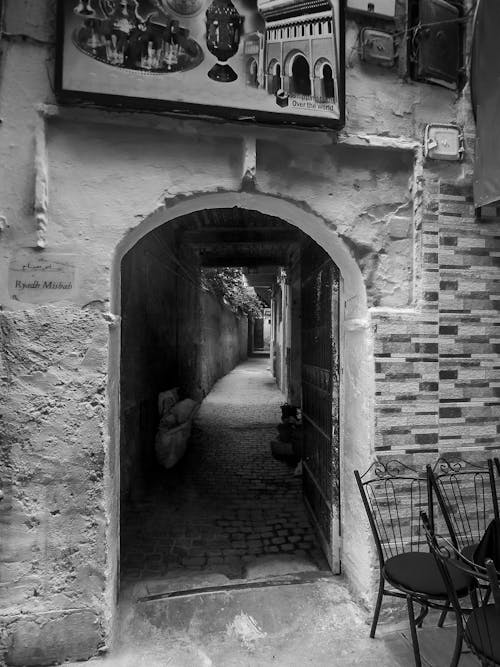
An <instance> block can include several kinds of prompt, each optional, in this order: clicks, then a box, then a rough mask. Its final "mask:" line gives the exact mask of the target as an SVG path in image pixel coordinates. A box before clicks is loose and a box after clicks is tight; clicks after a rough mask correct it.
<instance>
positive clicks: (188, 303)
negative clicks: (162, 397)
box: [120, 227, 200, 498]
mask: <svg viewBox="0 0 500 667" xmlns="http://www.w3.org/2000/svg"><path fill="white" fill-rule="evenodd" d="M187 252H188V251H187V250H186V249H184V250H183V253H184V255H186V253H187ZM192 255H193V254H192V253H191V255H189V257H186V256H183V257H181V256H180V251H179V249H178V248H177V247H176V244H175V234H174V231H173V229H172V228H168V227H167V228H163V229H160V230H158V231H157V232H155V233H152V234H148V235H147V236H145V237H144V238H143V239H141V240H140V241H139V243H137V244H136V246H135V247H134V248H133V249H132V250H130V251H129V252H128V253H127V254H126V255H125V257H124V258H123V260H122V265H121V313H122V326H121V370H120V409H121V423H120V426H121V436H120V475H121V485H120V494H121V496H122V498H125V497H129V496H132V497H133V498H138V497H139V496H140V495H141V494H142V493H143V492H144V489H145V488H147V486H148V483H149V481H150V479H151V476H152V474H153V473H154V469H155V467H156V458H155V452H154V438H155V434H156V430H157V426H158V394H159V393H160V392H161V391H165V390H166V389H171V388H173V387H179V389H180V392H181V395H183V396H191V397H194V398H196V397H197V396H198V395H199V388H198V385H199V377H198V376H199V373H200V371H199V368H198V363H199V359H198V350H197V344H196V343H197V342H198V340H197V339H198V336H199V327H200V298H199V294H200V287H199V282H200V277H199V267H198V260H197V258H196V257H195V256H192ZM195 341H196V343H194V342H195Z"/></svg>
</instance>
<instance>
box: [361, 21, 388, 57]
mask: <svg viewBox="0 0 500 667" xmlns="http://www.w3.org/2000/svg"><path fill="white" fill-rule="evenodd" d="M361 59H362V60H364V61H366V62H370V63H376V64H377V65H384V66H386V67H391V66H392V65H394V61H395V60H396V52H395V49H394V37H393V36H392V35H391V34H390V33H388V32H383V31H382V30H373V29H372V28H363V29H362V30H361Z"/></svg>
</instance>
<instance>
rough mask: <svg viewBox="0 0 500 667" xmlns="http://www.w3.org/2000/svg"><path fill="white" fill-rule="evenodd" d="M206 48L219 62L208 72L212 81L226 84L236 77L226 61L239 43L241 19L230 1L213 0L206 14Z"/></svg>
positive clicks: (232, 54)
mask: <svg viewBox="0 0 500 667" xmlns="http://www.w3.org/2000/svg"><path fill="white" fill-rule="evenodd" d="M206 20H207V48H208V50H209V51H210V53H212V54H213V55H214V56H215V57H216V58H217V60H218V61H219V62H217V63H215V65H214V66H213V67H212V69H211V70H210V71H209V72H208V76H209V77H210V78H211V79H213V80H214V81H221V82H224V83H228V82H230V81H235V80H236V79H237V78H238V75H237V74H236V72H235V71H234V70H233V68H232V67H231V66H230V65H228V64H227V62H226V60H228V58H231V56H234V54H235V53H236V52H237V50H238V46H239V43H240V33H241V28H242V25H243V17H242V16H240V15H239V14H238V12H237V10H236V8H235V6H234V5H233V3H232V2H231V0H213V2H212V4H211V5H210V7H209V8H208V9H207V12H206Z"/></svg>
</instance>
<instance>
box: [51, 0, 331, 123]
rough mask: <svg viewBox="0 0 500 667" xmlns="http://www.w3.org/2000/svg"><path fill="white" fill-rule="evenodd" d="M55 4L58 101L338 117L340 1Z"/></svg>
mask: <svg viewBox="0 0 500 667" xmlns="http://www.w3.org/2000/svg"><path fill="white" fill-rule="evenodd" d="M58 3H59V4H58V37H57V46H58V48H57V70H56V86H57V92H58V96H59V98H60V99H61V101H63V102H78V101H83V100H87V101H88V100H90V101H93V102H95V103H97V104H102V105H113V106H117V105H118V106H121V107H125V108H141V109H148V110H161V111H173V112H180V113H184V114H186V113H189V114H193V115H200V116H201V115H202V116H207V115H209V116H219V117H223V118H227V119H232V120H245V121H261V122H266V123H280V124H281V123H283V122H285V123H289V124H295V125H299V126H301V125H303V126H309V127H311V126H313V127H314V126H316V127H324V128H335V129H337V128H340V127H342V125H343V123H344V9H343V5H344V0H58Z"/></svg>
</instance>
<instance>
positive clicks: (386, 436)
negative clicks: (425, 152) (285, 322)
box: [0, 0, 498, 665]
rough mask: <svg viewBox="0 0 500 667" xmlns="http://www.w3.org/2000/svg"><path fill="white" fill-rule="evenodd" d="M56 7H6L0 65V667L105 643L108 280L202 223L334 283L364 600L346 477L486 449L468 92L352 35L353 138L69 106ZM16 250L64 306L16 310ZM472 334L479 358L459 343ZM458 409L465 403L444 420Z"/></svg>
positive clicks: (363, 537) (486, 315)
mask: <svg viewBox="0 0 500 667" xmlns="http://www.w3.org/2000/svg"><path fill="white" fill-rule="evenodd" d="M54 10H55V3H54V2H52V1H51V2H49V1H47V2H42V1H41V0H38V1H37V2H35V0H25V1H24V2H22V3H18V2H15V1H14V0H9V1H8V2H7V7H6V17H5V29H6V35H5V36H4V39H3V40H2V58H1V61H0V63H1V64H0V118H1V119H2V123H1V124H0V216H2V218H0V222H1V224H0V228H1V232H0V303H1V304H2V307H3V311H2V313H1V314H0V317H1V336H2V338H1V358H0V367H1V370H2V372H1V376H0V381H1V401H2V413H3V422H2V425H1V429H2V431H1V445H0V457H1V458H0V477H1V479H2V485H3V488H4V492H5V500H4V501H3V502H2V504H1V505H0V522H1V523H0V525H1V526H2V541H1V543H0V581H1V582H2V583H1V584H0V586H1V595H2V599H3V600H4V604H3V609H2V612H1V613H2V620H1V622H2V624H3V626H4V627H5V628H6V631H5V632H4V633H3V634H2V636H1V639H0V648H1V650H2V651H3V653H4V655H5V660H6V661H7V663H8V664H12V665H21V664H23V665H24V664H42V663H43V661H46V662H50V661H51V660H56V659H61V660H62V659H64V658H84V657H87V656H88V655H91V654H93V653H95V652H96V650H97V648H98V646H101V647H103V646H107V645H109V643H110V640H111V637H112V629H113V621H114V619H115V616H116V615H115V600H116V592H117V570H118V565H117V563H118V546H117V545H118V525H119V512H118V501H117V498H118V497H119V490H120V489H119V449H118V448H117V443H118V442H119V431H120V424H119V410H118V395H119V379H120V378H119V350H120V336H119V332H120V299H119V298H118V297H117V295H119V293H120V283H119V271H118V270H117V267H119V265H120V262H121V259H122V257H123V256H124V254H125V252H126V251H127V250H129V249H130V248H131V247H132V246H133V244H134V243H135V242H136V241H137V240H139V239H140V238H141V237H142V235H143V234H144V233H146V232H147V231H150V230H151V229H153V228H155V227H158V226H159V225H161V224H162V223H164V222H165V221H168V220H171V219H172V218H175V217H176V216H178V215H182V214H186V213H189V212H190V211H194V210H197V209H198V208H205V207H208V206H222V205H238V206H241V207H242V208H245V207H247V208H256V209H258V210H262V211H263V212H268V213H270V214H273V215H276V216H278V217H281V218H282V219H284V220H285V221H288V222H290V223H291V224H295V225H296V226H298V227H300V228H301V229H302V230H303V231H305V232H306V233H308V234H309V235H310V236H311V237H312V238H314V240H316V241H317V242H318V243H320V244H321V245H322V246H323V247H324V248H325V249H326V250H327V252H329V253H330V254H331V256H332V258H333V259H334V261H335V262H336V264H337V265H338V266H339V269H340V271H341V274H342V278H343V281H344V296H345V304H344V312H345V320H344V321H343V322H342V332H343V337H344V346H343V354H342V360H343V361H342V363H343V398H342V401H343V409H342V424H341V428H342V435H341V462H342V466H343V467H342V472H341V494H342V503H341V505H342V517H341V524H342V534H343V538H342V539H343V548H342V553H341V557H342V566H343V569H344V572H345V573H346V575H347V578H348V580H349V581H350V583H351V585H352V588H353V590H354V592H355V593H356V595H357V597H358V598H359V599H362V600H365V601H366V600H369V599H370V598H371V595H372V591H373V589H372V576H373V559H372V558H371V557H370V540H369V537H368V528H367V523H366V521H365V520H364V514H363V508H362V506H361V503H360V500H359V498H358V493H357V490H356V489H355V488H354V479H353V476H352V470H353V468H360V469H364V468H366V467H367V466H368V464H369V462H370V460H371V457H372V456H374V455H375V453H377V454H378V455H380V456H386V455H388V456H390V455H393V452H396V453H405V454H407V455H409V456H414V455H415V453H418V452H420V454H419V456H422V455H424V454H428V455H429V456H434V455H436V453H437V452H436V449H437V448H438V445H437V442H436V439H435V434H436V433H437V434H438V437H439V435H446V434H448V435H449V434H452V435H454V436H456V438H455V439H454V440H453V439H452V438H448V440H447V443H448V444H447V450H448V451H452V450H453V448H456V449H459V450H463V449H465V448H475V450H478V449H480V448H482V447H484V446H486V445H487V446H490V445H493V444H494V443H493V442H492V440H490V438H492V437H493V430H495V429H496V428H497V425H496V418H495V415H494V414H493V408H492V405H493V404H496V400H497V397H496V395H495V384H494V382H495V380H496V375H495V373H496V370H495V363H494V362H495V359H496V355H497V349H496V347H495V345H496V344H495V342H494V338H493V337H492V333H491V332H493V328H492V327H493V326H494V317H495V315H494V313H495V312H497V310H498V308H497V306H498V300H497V299H496V298H494V297H492V296H490V297H489V298H488V299H483V298H481V297H479V296H478V294H479V293H480V292H481V291H488V292H489V294H490V295H495V294H497V293H498V288H497V285H498V282H497V281H498V265H497V263H496V259H495V253H496V252H497V245H498V240H497V238H498V235H496V234H492V233H491V230H492V229H494V225H495V224H497V223H496V222H489V223H485V224H484V225H482V226H481V225H478V226H476V225H477V222H476V221H475V220H474V217H473V213H472V211H471V204H470V200H468V197H470V185H471V178H472V177H471V165H472V159H473V141H474V125H473V121H472V118H471V114H470V110H469V98H468V89H467V88H466V90H465V92H464V94H462V95H457V94H456V93H455V92H453V91H449V90H445V89H441V88H438V87H435V86H429V85H426V84H417V83H414V82H411V81H407V80H404V79H403V78H401V77H400V76H399V73H398V70H397V68H395V69H390V70H385V69H382V68H377V67H376V66H373V65H366V64H363V63H361V62H360V60H359V58H358V56H357V53H356V49H355V43H356V38H357V32H358V26H357V25H356V24H355V22H354V21H353V20H352V18H349V20H348V25H347V39H346V41H347V44H346V53H347V54H348V58H347V69H346V90H347V94H346V105H347V109H346V115H347V121H346V126H345V129H344V130H343V131H342V132H340V133H339V134H338V135H336V134H333V133H324V132H313V131H299V130H292V129H285V128H281V127H275V128H265V127H259V128H255V127H250V126H247V125H238V124H224V123H220V122H216V123H215V122H210V121H207V120H194V119H191V120H181V119H178V118H171V117H160V116H158V115H154V116H153V115H148V114H138V113H128V112H118V111H106V110H99V109H95V108H86V109H83V108H60V107H57V105H56V100H55V97H54V93H53V87H52V84H53V65H54V60H53V55H54V54H53V45H54V39H55V37H54ZM429 122H459V123H460V124H461V125H462V126H463V127H464V130H465V138H466V156H465V161H464V162H463V163H460V164H454V163H450V164H446V163H442V162H441V163H439V162H435V163H431V162H424V161H423V159H422V156H421V141H422V135H423V129H424V126H425V124H426V123H429ZM244 176H245V178H243V177H244ZM447 187H448V188H451V190H446V188H447ZM453 188H456V189H453ZM449 197H451V200H450V199H449ZM450 207H451V209H450ZM36 211H38V213H39V215H38V218H37V216H36V215H35V212H36ZM40 212H41V215H40ZM492 225H493V226H492ZM478 230H479V231H478ZM452 239H455V240H456V243H455V241H452ZM467 246H469V247H474V248H480V249H482V250H484V251H485V252H486V251H487V253H488V257H489V259H488V260H486V259H485V260H484V261H485V262H486V261H488V262H490V263H489V264H488V276H489V277H488V280H487V281H485V280H484V279H483V276H482V274H483V273H484V268H483V267H484V266H485V265H484V264H483V263H481V262H482V261H483V260H481V262H479V260H478V259H477V258H478V257H486V255H481V254H480V253H479V251H476V250H474V252H471V253H470V256H471V257H473V258H474V261H472V260H471V261H466V254H465V250H466V248H467ZM452 248H454V250H453V252H452V251H451V249H452ZM20 253H25V254H23V255H22V257H28V260H31V261H32V262H34V263H36V262H37V261H39V260H40V258H41V257H43V256H45V257H50V256H51V255H50V254H49V253H55V255H56V256H57V257H59V258H61V257H62V256H63V257H64V258H65V261H66V264H67V265H68V266H70V269H71V273H70V275H71V276H72V281H73V282H72V287H71V289H70V290H69V291H68V292H67V293H64V295H63V296H61V292H60V291H58V290H55V293H53V292H47V291H46V292H45V295H43V294H42V296H37V297H36V298H34V297H33V296H30V293H29V288H27V290H28V291H27V293H25V294H22V295H21V296H20V293H18V292H13V291H12V287H11V284H10V283H9V266H12V262H14V263H16V262H17V261H18V260H19V258H20V257H21V254H20ZM451 255H453V259H451V260H449V258H450V256H451ZM19 261H20V260H19ZM436 261H437V262H438V264H437V265H436ZM49 263H50V262H49ZM450 267H458V268H450ZM457 271H458V272H460V271H463V272H464V274H463V275H465V278H464V277H463V276H462V277H461V276H457V275H455V274H456V273H457ZM450 272H451V273H450ZM452 274H453V275H452ZM464 281H465V282H464ZM455 286H456V288H455ZM467 290H470V296H469V297H467V298H465V297H462V296H458V294H460V293H462V292H463V293H467ZM42 291H43V290H42ZM13 295H14V296H16V297H17V298H16V299H13V298H12V296H13ZM453 300H454V304H455V305H454V306H453V307H452V308H450V307H449V303H450V302H451V301H453ZM475 300H477V304H479V302H481V303H480V304H479V305H477V304H476V305H472V301H475ZM486 302H488V303H487V304H486ZM476 306H477V307H476ZM487 306H488V307H487ZM477 309H479V310H480V311H481V313H480V314H478V313H477V312H476V310H477ZM462 314H463V315H462ZM451 320H453V322H452V321H451ZM403 329H404V331H403ZM483 329H484V331H483ZM490 334H491V336H490ZM476 335H478V336H482V337H484V336H486V337H488V340H483V339H482V338H481V340H480V341H479V340H477V339H475V338H474V339H471V340H468V339H467V337H468V336H476ZM417 345H418V346H419V347H418V349H417V347H416V346H417ZM455 345H458V346H459V350H458V351H457V352H450V350H449V347H450V346H455ZM474 345H484V346H485V347H484V349H482V350H479V349H476V348H474V350H473V349H472V347H471V346H474ZM450 354H457V355H458V356H455V357H453V358H452V357H450V356H447V355H450ZM476 354H480V355H483V356H482V357H481V360H482V361H481V363H479V365H478V364H477V361H476V360H477V358H478V357H476V356H475V355H476ZM427 356H431V357H432V360H431V361H427V360H424V357H427ZM483 362H484V363H483ZM405 364H406V366H405ZM408 374H410V375H411V378H410V377H406V375H408ZM477 381H479V382H481V383H483V384H482V385H481V386H479V385H478V384H475V383H476V382H477ZM436 383H438V385H437V387H436ZM417 384H418V392H417ZM410 385H411V386H410ZM420 385H422V386H420ZM401 396H404V397H406V398H404V399H400V397H401ZM409 396H411V397H413V398H411V399H410V398H408V397H409ZM462 398H463V399H470V400H468V401H465V402H466V403H467V405H466V406H464V401H461V402H460V399H462ZM476 398H478V399H479V402H480V407H479V412H478V402H477V400H475V399H476ZM450 399H453V401H455V402H460V405H451V404H447V405H446V406H445V405H444V404H443V402H444V401H448V400H450ZM473 399H474V400H473ZM395 406H397V407H398V408H400V410H399V412H398V411H396V412H395V411H394V410H392V412H390V410H391V409H393V408H394V407H395ZM445 408H446V409H447V410H448V411H446V410H445ZM450 408H453V412H450ZM481 410H483V411H484V412H481ZM486 412H488V414H486ZM417 413H419V414H418V419H417ZM423 413H428V414H426V415H425V416H424V414H423ZM484 418H486V421H487V428H486V431H487V432H486V431H485V430H484V428H483V426H482V425H480V423H479V420H481V419H484ZM450 420H451V421H450ZM467 420H469V421H468V422H467ZM474 420H475V421H474ZM464 423H465V424H468V426H467V429H466V430H465V431H464V430H463V427H462V425H463V424H464ZM398 429H399V431H398ZM400 429H405V430H406V431H407V432H405V433H402V432H401V431H400ZM484 438H487V439H488V440H486V441H485V440H484ZM4 536H5V537H4ZM74 628H78V631H75V630H74ZM68 637H70V638H71V641H68V639H67V638H68Z"/></svg>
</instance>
